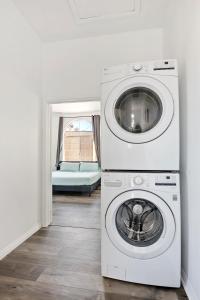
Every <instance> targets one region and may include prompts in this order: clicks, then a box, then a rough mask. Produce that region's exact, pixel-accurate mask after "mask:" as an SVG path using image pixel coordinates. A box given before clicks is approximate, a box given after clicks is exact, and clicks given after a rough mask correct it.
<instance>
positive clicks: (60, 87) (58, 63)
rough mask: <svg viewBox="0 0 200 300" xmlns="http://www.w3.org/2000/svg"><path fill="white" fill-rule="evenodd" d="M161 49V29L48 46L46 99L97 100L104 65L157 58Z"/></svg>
mask: <svg viewBox="0 0 200 300" xmlns="http://www.w3.org/2000/svg"><path fill="white" fill-rule="evenodd" d="M162 49H163V47H162V30H161V29H152V30H144V31H135V32H127V33H123V34H115V35H106V36H100V37H93V38H87V39H76V40H70V41H62V42H56V43H47V44H46V45H45V46H44V53H43V58H44V61H43V72H44V74H43V75H44V95H45V98H46V100H48V99H51V100H52V99H53V100H57V101H59V100H60V99H70V98H84V97H86V98H87V97H94V98H96V97H97V98H99V96H100V80H101V72H102V69H103V67H104V66H108V65H116V64H121V63H128V62H134V61H143V60H151V59H159V58H162V55H163V53H162Z"/></svg>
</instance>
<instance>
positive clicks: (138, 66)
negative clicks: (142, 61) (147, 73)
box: [134, 64, 143, 71]
mask: <svg viewBox="0 0 200 300" xmlns="http://www.w3.org/2000/svg"><path fill="white" fill-rule="evenodd" d="M142 68H143V66H142V65H139V64H138V65H134V70H135V71H140V70H141V69H142Z"/></svg>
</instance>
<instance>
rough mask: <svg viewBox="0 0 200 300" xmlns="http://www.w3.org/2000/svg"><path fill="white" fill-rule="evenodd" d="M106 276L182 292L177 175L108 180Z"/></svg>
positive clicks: (114, 176) (104, 211) (104, 236)
mask: <svg viewBox="0 0 200 300" xmlns="http://www.w3.org/2000/svg"><path fill="white" fill-rule="evenodd" d="M101 205H102V227H101V230H102V252H101V259H102V276H105V277H110V278H115V279H119V280H124V281H129V282H135V283H141V284H149V285H157V286H167V287H179V286H180V265H181V252H180V251H181V250H180V249H181V244H180V242H181V233H180V222H181V219H180V192H179V174H177V173H174V174H173V173H162V174H161V173H139V174H136V173H129V172H126V173H125V172H124V173H118V172H112V173H109V172H108V173H103V174H102V201H101Z"/></svg>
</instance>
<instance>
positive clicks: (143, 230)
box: [106, 190, 176, 259]
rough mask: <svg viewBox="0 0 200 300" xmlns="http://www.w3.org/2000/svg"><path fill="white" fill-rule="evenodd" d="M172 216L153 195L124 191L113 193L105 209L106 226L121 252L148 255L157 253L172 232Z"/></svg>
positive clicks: (142, 257) (173, 230)
mask: <svg viewBox="0 0 200 300" xmlns="http://www.w3.org/2000/svg"><path fill="white" fill-rule="evenodd" d="M175 227H176V226H175V220H174V216H173V213H172V211H171V209H170V208H169V206H168V205H167V204H166V202H165V201H164V200H163V199H161V198H160V197H158V196H157V195H155V194H153V193H150V192H146V191H142V190H135V191H128V192H125V193H123V194H121V195H119V196H118V197H116V198H115V199H114V200H113V201H112V203H111V204H110V206H109V207H108V210H107V213H106V230H107V233H108V236H109V238H110V240H111V241H112V243H113V244H114V245H115V247H116V248H118V249H119V250H120V251H121V252H123V253H124V254H125V255H128V256H131V257H134V258H139V259H149V258H153V257H156V256H159V255H161V254H162V253H163V252H165V251H166V250H167V249H168V248H169V247H170V245H171V243H172V241H173V239H174V235H175V230H176V228H175Z"/></svg>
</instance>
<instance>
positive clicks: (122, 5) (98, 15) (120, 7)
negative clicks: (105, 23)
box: [69, 0, 141, 23]
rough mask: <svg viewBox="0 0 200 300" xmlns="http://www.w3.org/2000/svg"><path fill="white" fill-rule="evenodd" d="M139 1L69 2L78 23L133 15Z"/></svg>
mask: <svg viewBox="0 0 200 300" xmlns="http://www.w3.org/2000/svg"><path fill="white" fill-rule="evenodd" d="M140 1H141V0H109V1H108V0H69V3H70V6H71V9H72V12H73V15H74V17H75V18H76V21H77V22H78V23H83V22H89V21H97V20H100V19H105V18H114V17H123V16H128V15H135V14H137V13H138V12H139V10H140Z"/></svg>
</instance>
